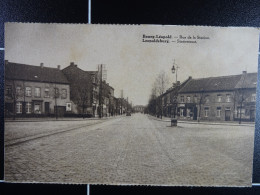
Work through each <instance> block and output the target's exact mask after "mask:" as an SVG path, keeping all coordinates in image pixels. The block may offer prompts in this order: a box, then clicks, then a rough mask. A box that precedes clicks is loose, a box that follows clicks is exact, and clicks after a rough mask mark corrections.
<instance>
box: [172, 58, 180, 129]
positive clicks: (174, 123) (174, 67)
mask: <svg viewBox="0 0 260 195" xmlns="http://www.w3.org/2000/svg"><path fill="white" fill-rule="evenodd" d="M178 68H179V66H178V65H177V64H175V60H174V62H173V65H172V74H175V72H176V86H175V87H177V72H178ZM174 91H175V90H174V89H173V93H174ZM173 95H176V94H173ZM176 100H177V97H176ZM173 101H174V100H172V108H173V109H174V107H173V105H174V104H176V108H175V109H176V110H175V113H174V115H173V114H172V113H171V126H177V105H178V104H177V102H173Z"/></svg>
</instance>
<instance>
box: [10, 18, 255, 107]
mask: <svg viewBox="0 0 260 195" xmlns="http://www.w3.org/2000/svg"><path fill="white" fill-rule="evenodd" d="M5 27H6V28H5V59H6V60H9V61H10V62H16V63H24V64H29V65H40V63H41V62H43V63H44V66H48V67H57V65H61V68H65V67H66V66H68V65H69V64H70V62H74V63H75V64H77V65H78V67H79V68H81V69H83V70H97V66H98V64H105V65H106V69H107V82H108V83H109V84H110V85H111V86H113V87H114V89H115V96H116V97H120V91H121V90H123V91H124V97H128V98H129V100H130V101H132V103H133V104H135V105H139V104H141V105H145V104H147V102H148V99H149V95H150V92H151V87H152V83H153V82H154V80H155V78H156V76H157V75H158V73H159V72H161V71H165V72H166V73H167V75H168V76H169V78H170V83H173V82H175V75H173V74H172V73H171V67H172V64H173V60H174V59H175V63H176V64H178V66H179V67H180V69H179V70H178V80H179V81H181V82H182V81H184V80H185V79H187V78H188V76H192V77H193V78H202V77H210V76H225V75H235V74H240V73H241V72H242V71H243V70H247V72H256V71H257V65H258V45H259V44H258V38H259V31H258V30H257V29H254V28H224V27H222V28H219V27H198V26H189V27H187V26H161V25H156V26H151V25H141V26H140V25H139V26H138V25H121V26H118V25H83V24H22V23H7V24H6V26H5ZM144 35H145V36H156V35H159V36H167V35H170V36H171V38H168V39H167V38H166V39H163V40H168V41H169V43H155V42H152V43H151V42H143V37H144ZM180 35H181V36H182V37H186V39H180ZM189 36H190V37H192V39H188V37H189ZM193 36H194V37H196V39H193ZM197 36H200V37H208V38H209V39H197ZM152 39H153V38H150V39H145V40H152ZM178 40H179V41H196V43H178ZM169 87H170V86H169Z"/></svg>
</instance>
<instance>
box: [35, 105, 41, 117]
mask: <svg viewBox="0 0 260 195" xmlns="http://www.w3.org/2000/svg"><path fill="white" fill-rule="evenodd" d="M41 108H42V106H41V104H40V103H35V104H34V113H35V114H41V110H42V109H41Z"/></svg>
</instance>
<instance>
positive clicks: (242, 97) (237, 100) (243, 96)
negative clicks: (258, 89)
mask: <svg viewBox="0 0 260 195" xmlns="http://www.w3.org/2000/svg"><path fill="white" fill-rule="evenodd" d="M246 76H247V74H246V73H244V74H243V75H242V77H241V80H240V81H239V84H238V86H237V87H236V89H235V92H234V109H236V105H239V124H241V122H242V108H243V106H244V104H245V102H246V100H247V99H248V98H249V97H251V93H249V92H248V90H246V86H247V84H248V83H247V82H246Z"/></svg>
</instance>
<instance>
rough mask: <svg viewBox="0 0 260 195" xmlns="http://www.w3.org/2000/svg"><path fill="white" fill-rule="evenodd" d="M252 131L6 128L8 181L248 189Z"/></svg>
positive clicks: (111, 122)
mask: <svg viewBox="0 0 260 195" xmlns="http://www.w3.org/2000/svg"><path fill="white" fill-rule="evenodd" d="M253 142H254V127H249V126H237V125H227V124H223V125H209V124H189V123H179V124H178V127H170V123H169V122H163V121H159V120H154V118H153V117H150V116H148V115H143V114H133V115H132V116H121V117H114V118H112V117H111V118H109V119H102V120H90V119H85V120H83V119H82V120H78V121H76V120H75V121H42V122H6V124H5V180H6V181H12V182H52V183H53V182H54V183H102V184H103V183H104V184H151V185H156V184H157V185H175V186H176V185H178V186H179V185H180V186H181V185H189V186H190V185H195V186H200V185H203V186H209V185H217V186H236V185H239V186H241V185H242V186H250V185H251V176H252V159H253Z"/></svg>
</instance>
